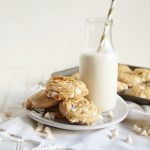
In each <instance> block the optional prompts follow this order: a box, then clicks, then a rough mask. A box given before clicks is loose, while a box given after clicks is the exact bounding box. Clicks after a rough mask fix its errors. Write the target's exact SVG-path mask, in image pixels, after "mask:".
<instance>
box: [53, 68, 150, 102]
mask: <svg viewBox="0 0 150 150" xmlns="http://www.w3.org/2000/svg"><path fill="white" fill-rule="evenodd" d="M127 66H129V67H130V68H131V69H132V70H133V69H135V68H144V67H137V66H131V65H127ZM144 69H149V68H144ZM78 72H79V67H73V68H69V69H65V70H61V71H58V72H54V73H52V76H58V75H64V76H70V75H72V74H74V73H78ZM118 94H119V95H120V96H121V97H122V98H123V99H124V100H126V101H132V102H135V103H137V104H140V105H150V100H149V99H144V98H140V97H136V96H130V95H127V94H122V93H118Z"/></svg>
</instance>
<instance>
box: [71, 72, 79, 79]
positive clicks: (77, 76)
mask: <svg viewBox="0 0 150 150" xmlns="http://www.w3.org/2000/svg"><path fill="white" fill-rule="evenodd" d="M71 77H73V78H75V79H77V80H79V79H80V74H79V73H75V74H73V75H72V76H71Z"/></svg>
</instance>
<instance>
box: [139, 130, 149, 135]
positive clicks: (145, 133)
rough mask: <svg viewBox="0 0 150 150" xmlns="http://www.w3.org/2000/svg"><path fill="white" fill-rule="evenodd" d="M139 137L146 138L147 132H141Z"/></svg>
mask: <svg viewBox="0 0 150 150" xmlns="http://www.w3.org/2000/svg"><path fill="white" fill-rule="evenodd" d="M140 135H142V136H148V134H147V131H146V130H143V131H142V132H141V133H140Z"/></svg>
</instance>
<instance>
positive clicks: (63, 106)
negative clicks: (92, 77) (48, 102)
mask: <svg viewBox="0 0 150 150" xmlns="http://www.w3.org/2000/svg"><path fill="white" fill-rule="evenodd" d="M59 111H60V112H61V114H63V115H64V116H65V117H66V119H67V120H69V121H70V122H71V123H79V124H87V125H90V124H92V123H94V122H96V120H97V119H98V117H99V115H100V110H99V108H98V107H97V106H96V105H95V104H94V103H93V102H92V101H88V100H87V99H86V98H84V97H82V98H80V99H69V100H68V101H62V102H60V103H59Z"/></svg>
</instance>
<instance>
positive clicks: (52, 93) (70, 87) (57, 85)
mask: <svg viewBox="0 0 150 150" xmlns="http://www.w3.org/2000/svg"><path fill="white" fill-rule="evenodd" d="M46 90H47V93H48V94H47V96H48V97H52V98H53V99H55V100H68V99H70V98H72V99H79V98H81V97H84V96H87V95H88V93H89V91H88V89H87V88H86V85H85V83H84V82H82V81H81V80H78V79H75V78H73V77H65V76H59V77H53V78H51V79H50V80H49V81H48V82H47V84H46Z"/></svg>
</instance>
